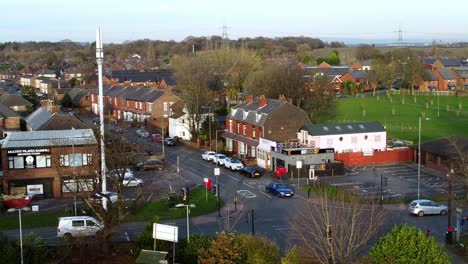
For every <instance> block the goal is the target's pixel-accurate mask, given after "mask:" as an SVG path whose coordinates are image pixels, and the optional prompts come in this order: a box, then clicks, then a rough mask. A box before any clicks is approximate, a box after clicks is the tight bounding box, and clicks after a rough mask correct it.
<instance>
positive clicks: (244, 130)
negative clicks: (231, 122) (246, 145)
mask: <svg viewBox="0 0 468 264" xmlns="http://www.w3.org/2000/svg"><path fill="white" fill-rule="evenodd" d="M242 131H243V132H244V133H243V134H244V136H245V135H246V134H247V126H246V125H242Z"/></svg>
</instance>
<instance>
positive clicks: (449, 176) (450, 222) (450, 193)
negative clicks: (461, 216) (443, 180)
mask: <svg viewBox="0 0 468 264" xmlns="http://www.w3.org/2000/svg"><path fill="white" fill-rule="evenodd" d="M452 175H453V169H451V170H450V171H449V173H447V177H448V184H449V186H448V188H449V189H448V196H449V197H448V219H447V220H448V221H447V228H448V230H451V229H452V228H451V226H452V217H451V213H452V211H451V210H452V208H451V207H452ZM449 233H450V235H452V234H451V232H449Z"/></svg>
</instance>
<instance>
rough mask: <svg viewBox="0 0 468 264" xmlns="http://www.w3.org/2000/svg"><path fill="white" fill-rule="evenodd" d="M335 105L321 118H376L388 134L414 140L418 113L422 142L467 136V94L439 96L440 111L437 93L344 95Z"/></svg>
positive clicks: (355, 120) (339, 120) (330, 120)
mask: <svg viewBox="0 0 468 264" xmlns="http://www.w3.org/2000/svg"><path fill="white" fill-rule="evenodd" d="M403 102H404V103H403ZM337 105H338V106H337V114H336V116H334V117H329V118H327V120H324V122H361V121H379V122H380V123H381V124H382V125H383V126H385V127H386V129H387V137H388V138H398V139H403V140H409V141H413V142H417V141H418V117H419V116H423V118H422V122H421V141H422V142H424V141H428V140H432V139H436V138H441V137H445V136H448V135H465V136H468V97H456V96H440V97H439V111H437V96H417V95H416V96H412V95H405V96H402V95H382V96H379V97H364V98H345V99H339V100H338V103H337ZM364 112H365V113H364ZM437 112H439V116H437Z"/></svg>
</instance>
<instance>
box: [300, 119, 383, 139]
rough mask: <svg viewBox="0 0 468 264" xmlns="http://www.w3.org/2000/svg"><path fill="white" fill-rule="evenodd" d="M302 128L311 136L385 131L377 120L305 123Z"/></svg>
mask: <svg viewBox="0 0 468 264" xmlns="http://www.w3.org/2000/svg"><path fill="white" fill-rule="evenodd" d="M302 129H303V130H307V131H308V132H309V134H310V135H311V136H325V135H342V134H357V133H372V132H384V131H385V128H384V127H383V126H382V125H381V124H380V123H379V122H377V121H373V122H355V123H323V124H308V125H305V126H304V127H303V128H302Z"/></svg>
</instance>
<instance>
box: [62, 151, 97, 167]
mask: <svg viewBox="0 0 468 264" xmlns="http://www.w3.org/2000/svg"><path fill="white" fill-rule="evenodd" d="M59 164H60V166H62V167H80V166H85V165H92V164H93V154H90V153H74V154H65V155H60V156H59Z"/></svg>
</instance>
